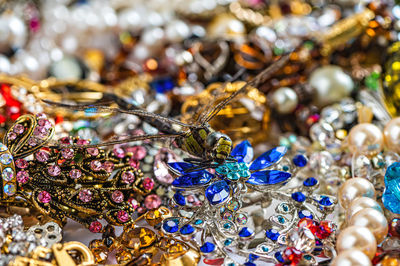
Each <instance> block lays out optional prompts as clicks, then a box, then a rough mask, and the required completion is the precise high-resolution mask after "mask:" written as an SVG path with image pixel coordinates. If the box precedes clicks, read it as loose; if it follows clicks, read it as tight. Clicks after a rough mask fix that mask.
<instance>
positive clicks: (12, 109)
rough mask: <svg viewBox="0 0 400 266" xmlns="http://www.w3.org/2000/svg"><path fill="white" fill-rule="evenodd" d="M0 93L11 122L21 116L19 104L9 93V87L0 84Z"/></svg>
mask: <svg viewBox="0 0 400 266" xmlns="http://www.w3.org/2000/svg"><path fill="white" fill-rule="evenodd" d="M0 92H1V95H2V96H3V98H4V100H5V102H6V114H7V116H9V117H10V118H11V119H12V120H16V119H17V118H18V117H20V116H21V105H22V104H21V103H20V102H19V101H17V100H16V99H14V97H13V96H12V92H11V87H10V86H8V85H7V84H1V86H0Z"/></svg>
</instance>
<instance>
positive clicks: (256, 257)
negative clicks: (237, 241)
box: [249, 253, 259, 262]
mask: <svg viewBox="0 0 400 266" xmlns="http://www.w3.org/2000/svg"><path fill="white" fill-rule="evenodd" d="M258 258H259V256H257V255H256V254H253V253H250V254H249V261H251V262H253V261H255V260H256V259H258Z"/></svg>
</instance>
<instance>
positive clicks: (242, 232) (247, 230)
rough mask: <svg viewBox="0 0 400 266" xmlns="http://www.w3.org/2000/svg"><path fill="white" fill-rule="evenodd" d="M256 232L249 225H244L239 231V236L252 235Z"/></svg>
mask: <svg viewBox="0 0 400 266" xmlns="http://www.w3.org/2000/svg"><path fill="white" fill-rule="evenodd" d="M253 234H254V231H253V230H252V229H250V228H248V227H243V228H242V229H241V230H240V231H239V234H238V235H239V236H240V237H250V236H252V235H253Z"/></svg>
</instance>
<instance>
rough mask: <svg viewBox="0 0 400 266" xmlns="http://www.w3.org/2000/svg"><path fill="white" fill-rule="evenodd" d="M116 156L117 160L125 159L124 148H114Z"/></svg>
mask: <svg viewBox="0 0 400 266" xmlns="http://www.w3.org/2000/svg"><path fill="white" fill-rule="evenodd" d="M113 152H114V155H115V157H117V158H120V159H122V158H124V157H125V151H124V150H123V149H122V148H114V149H113Z"/></svg>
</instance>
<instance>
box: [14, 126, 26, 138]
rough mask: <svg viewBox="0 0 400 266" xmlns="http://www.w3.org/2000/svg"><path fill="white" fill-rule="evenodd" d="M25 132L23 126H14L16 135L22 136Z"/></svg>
mask: <svg viewBox="0 0 400 266" xmlns="http://www.w3.org/2000/svg"><path fill="white" fill-rule="evenodd" d="M24 130H25V128H24V126H23V125H21V124H15V125H14V128H13V131H14V133H16V134H18V135H19V134H22V133H23V132H24Z"/></svg>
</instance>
